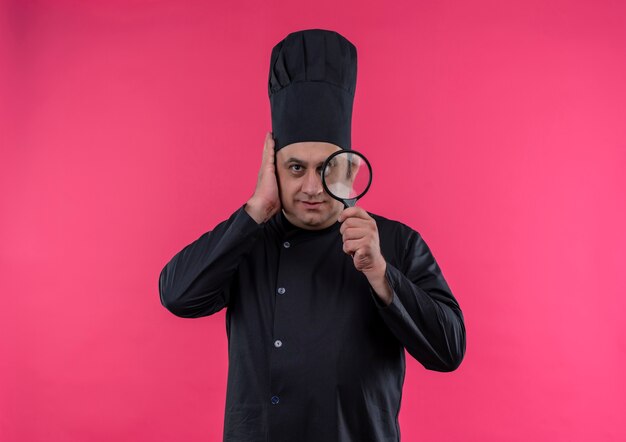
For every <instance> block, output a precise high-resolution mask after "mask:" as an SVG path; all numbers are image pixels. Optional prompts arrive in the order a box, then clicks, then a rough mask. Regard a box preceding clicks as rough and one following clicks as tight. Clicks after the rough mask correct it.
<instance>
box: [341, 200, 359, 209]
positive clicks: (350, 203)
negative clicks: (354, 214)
mask: <svg viewBox="0 0 626 442" xmlns="http://www.w3.org/2000/svg"><path fill="white" fill-rule="evenodd" d="M357 199H358V198H348V199H344V200H343V204H344V205H345V206H346V208H348V207H354V206H356V200H357Z"/></svg>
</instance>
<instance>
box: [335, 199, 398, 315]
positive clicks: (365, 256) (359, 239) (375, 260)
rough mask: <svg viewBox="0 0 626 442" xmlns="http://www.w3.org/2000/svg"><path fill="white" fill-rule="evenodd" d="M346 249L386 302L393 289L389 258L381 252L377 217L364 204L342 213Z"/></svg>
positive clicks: (356, 265)
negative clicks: (388, 265) (389, 271)
mask: <svg viewBox="0 0 626 442" xmlns="http://www.w3.org/2000/svg"><path fill="white" fill-rule="evenodd" d="M339 222H340V223H341V229H340V232H341V235H342V238H343V251H344V252H346V253H347V254H349V255H351V256H352V260H353V262H354V267H355V268H356V269H357V270H358V271H360V272H363V274H364V275H365V276H366V277H367V280H368V281H369V283H370V285H371V286H372V288H373V289H374V291H375V292H376V294H377V295H378V296H379V297H380V299H381V300H382V301H383V302H384V303H385V304H386V305H389V304H390V303H391V300H392V297H393V291H392V290H391V287H389V283H388V282H387V279H386V278H385V271H386V270H387V261H385V258H384V257H383V255H382V253H381V252H380V239H379V237H378V227H377V226H376V221H375V220H374V218H372V217H371V216H369V214H368V213H367V212H366V211H365V210H363V209H362V208H360V207H349V208H347V209H345V210H344V211H343V212H341V214H340V215H339Z"/></svg>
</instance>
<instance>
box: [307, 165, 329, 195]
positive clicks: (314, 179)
mask: <svg viewBox="0 0 626 442" xmlns="http://www.w3.org/2000/svg"><path fill="white" fill-rule="evenodd" d="M323 191H324V188H323V187H322V177H321V175H320V174H319V172H318V171H316V170H315V169H310V170H308V171H307V173H306V175H305V176H304V182H303V183H302V192H304V193H305V194H306V195H309V196H317V195H320V194H321V193H322V192H323Z"/></svg>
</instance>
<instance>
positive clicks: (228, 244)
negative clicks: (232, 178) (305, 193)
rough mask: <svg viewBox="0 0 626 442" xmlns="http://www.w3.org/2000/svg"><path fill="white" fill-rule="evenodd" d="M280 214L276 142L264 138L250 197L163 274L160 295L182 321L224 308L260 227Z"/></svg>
mask: <svg viewBox="0 0 626 442" xmlns="http://www.w3.org/2000/svg"><path fill="white" fill-rule="evenodd" d="M278 210H280V198H279V195H278V184H277V183H276V175H275V168H274V140H273V139H272V136H271V134H270V133H267V134H266V135H265V145H264V147H263V160H262V162H261V169H260V170H259V176H258V180H257V185H256V189H255V191H254V194H253V195H252V197H251V198H250V199H249V200H248V202H247V203H246V204H245V205H244V207H243V208H241V209H239V210H238V211H237V212H235V213H234V214H233V215H232V216H231V217H230V218H229V219H228V220H227V221H224V222H223V223H221V224H219V225H218V226H217V227H216V228H215V229H214V230H213V231H211V232H207V233H205V234H204V235H202V236H201V237H200V238H198V239H197V240H196V241H194V242H193V243H191V244H189V245H188V246H187V247H185V248H184V249H183V250H181V251H180V252H179V253H178V254H177V255H176V256H174V258H172V260H171V261H170V262H169V263H168V264H167V265H166V266H165V268H164V269H163V270H162V271H161V275H160V277H159V294H160V297H161V303H162V304H163V305H164V306H165V308H167V309H168V310H169V311H171V312H172V313H174V314H175V315H177V316H181V317H184V318H197V317H199V316H207V315H211V314H213V313H215V312H217V311H219V310H221V309H222V308H224V307H225V306H226V305H228V300H229V299H228V298H229V294H228V288H229V286H230V283H231V281H232V279H233V277H234V276H235V274H236V272H237V268H238V267H239V264H240V263H241V261H242V259H243V258H244V257H245V255H246V254H247V253H248V252H249V251H250V249H251V248H252V246H253V244H254V241H255V240H256V238H258V236H259V232H260V230H261V226H262V225H263V223H265V222H266V221H267V220H268V219H270V218H271V217H272V216H273V215H274V214H275V213H276V212H277V211H278Z"/></svg>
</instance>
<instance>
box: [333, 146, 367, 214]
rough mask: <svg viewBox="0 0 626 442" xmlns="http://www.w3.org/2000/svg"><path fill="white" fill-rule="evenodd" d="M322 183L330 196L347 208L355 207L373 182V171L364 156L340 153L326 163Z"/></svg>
mask: <svg viewBox="0 0 626 442" xmlns="http://www.w3.org/2000/svg"><path fill="white" fill-rule="evenodd" d="M322 182H323V184H324V188H325V190H326V192H328V194H329V195H330V196H332V197H333V198H335V199H337V200H339V201H342V202H343V203H344V204H345V205H346V206H353V205H354V204H355V203H356V200H357V199H358V198H360V197H362V196H363V195H364V194H365V192H367V189H368V188H369V186H370V183H371V182H372V169H371V167H370V165H369V162H368V161H367V159H365V157H364V156H363V155H362V154H360V153H358V152H355V151H349V150H345V151H339V152H336V153H334V154H332V155H331V156H330V157H328V159H327V160H326V162H325V163H324V167H323V169H322Z"/></svg>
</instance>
